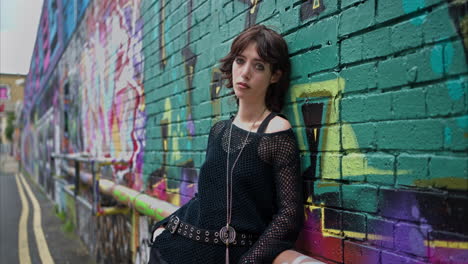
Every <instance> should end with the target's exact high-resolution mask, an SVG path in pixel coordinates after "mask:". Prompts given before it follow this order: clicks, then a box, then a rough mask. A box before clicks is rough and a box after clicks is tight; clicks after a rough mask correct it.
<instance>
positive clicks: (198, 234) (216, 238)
mask: <svg viewBox="0 0 468 264" xmlns="http://www.w3.org/2000/svg"><path fill="white" fill-rule="evenodd" d="M165 228H166V229H167V230H168V231H169V232H171V233H172V234H178V235H181V236H184V237H186V238H189V239H192V240H195V241H197V242H200V243H207V244H215V245H225V242H223V240H222V239H221V237H220V233H219V231H213V230H206V229H201V228H197V227H195V226H193V225H190V224H187V223H185V222H182V221H180V219H179V217H177V216H175V215H173V216H171V218H170V219H169V222H168V223H167V224H166V227H165ZM257 239H258V236H257V235H253V234H246V233H237V234H235V237H234V240H233V241H232V242H231V241H230V242H229V245H232V246H241V247H249V246H252V245H253V243H255V241H256V240H257Z"/></svg>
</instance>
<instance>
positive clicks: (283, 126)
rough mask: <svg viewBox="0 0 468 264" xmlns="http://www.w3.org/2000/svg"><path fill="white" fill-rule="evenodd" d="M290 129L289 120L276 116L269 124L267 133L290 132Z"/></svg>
mask: <svg viewBox="0 0 468 264" xmlns="http://www.w3.org/2000/svg"><path fill="white" fill-rule="evenodd" d="M290 128H291V124H290V123H289V121H288V120H287V119H285V118H283V117H281V116H275V117H274V118H273V119H272V120H271V121H270V123H269V124H268V127H267V129H266V131H265V133H276V132H281V131H285V130H288V129H290Z"/></svg>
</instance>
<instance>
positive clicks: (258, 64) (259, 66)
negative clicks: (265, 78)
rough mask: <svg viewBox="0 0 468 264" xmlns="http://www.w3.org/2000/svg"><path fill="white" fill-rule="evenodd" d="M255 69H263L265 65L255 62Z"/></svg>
mask: <svg viewBox="0 0 468 264" xmlns="http://www.w3.org/2000/svg"><path fill="white" fill-rule="evenodd" d="M255 69H257V70H259V71H263V70H264V69H265V66H263V64H260V63H257V64H255Z"/></svg>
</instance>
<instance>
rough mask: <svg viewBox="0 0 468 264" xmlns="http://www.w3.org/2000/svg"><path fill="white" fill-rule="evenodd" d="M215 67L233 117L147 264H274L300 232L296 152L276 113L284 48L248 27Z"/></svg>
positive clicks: (215, 134) (285, 79)
mask: <svg viewBox="0 0 468 264" xmlns="http://www.w3.org/2000/svg"><path fill="white" fill-rule="evenodd" d="M220 68H221V71H222V73H223V75H224V77H225V79H226V80H227V85H226V86H227V87H228V88H232V89H233V92H234V94H235V97H236V99H237V103H238V111H237V114H236V116H235V117H233V118H231V119H230V120H224V121H220V122H218V123H216V124H215V125H214V126H213V127H212V128H211V131H210V135H209V139H208V147H207V150H206V160H205V162H204V164H203V165H202V167H201V169H200V176H199V182H198V193H197V194H196V195H195V197H194V198H193V199H192V200H190V201H189V202H188V203H187V204H185V205H184V206H182V207H181V208H180V209H179V210H177V211H176V212H174V213H173V214H172V215H171V216H170V217H168V218H166V219H164V220H163V221H161V222H159V223H157V224H156V226H155V227H154V230H156V229H157V230H156V231H155V233H154V236H153V238H154V237H155V239H154V241H152V242H153V243H152V248H151V257H150V263H152V264H154V263H170V264H184V263H204V264H210V263H223V262H225V263H272V262H273V260H274V259H275V257H276V256H277V255H278V254H280V253H281V252H282V251H284V250H287V249H290V248H292V247H293V245H294V242H295V240H296V238H297V235H298V232H299V230H300V228H301V227H302V223H303V218H304V214H303V209H302V188H301V186H302V182H301V179H300V164H299V150H298V147H297V142H296V138H295V136H294V133H293V131H292V129H291V125H290V123H289V122H288V121H287V120H286V119H285V118H284V117H282V116H280V115H278V113H279V112H280V111H281V110H282V107H283V104H284V97H285V94H286V91H287V89H288V86H289V75H290V68H291V67H290V62H289V56H288V47H287V44H286V42H285V41H284V39H283V38H282V37H281V35H279V34H278V33H276V32H275V31H273V30H271V29H269V28H267V27H265V26H262V25H256V26H253V27H250V28H248V29H246V30H245V31H243V32H242V33H241V34H240V35H239V36H238V37H237V38H236V39H235V40H234V42H233V43H232V46H231V50H230V52H229V54H228V55H227V56H226V57H225V58H223V59H222V60H221V67H220ZM161 230H164V231H163V232H162V233H161ZM159 233H160V235H157V234H159Z"/></svg>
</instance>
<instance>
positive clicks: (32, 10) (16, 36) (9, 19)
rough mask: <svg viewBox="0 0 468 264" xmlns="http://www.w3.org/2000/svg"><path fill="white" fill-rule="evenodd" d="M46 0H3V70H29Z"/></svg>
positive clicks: (0, 8) (0, 46)
mask: <svg viewBox="0 0 468 264" xmlns="http://www.w3.org/2000/svg"><path fill="white" fill-rule="evenodd" d="M42 3H43V0H0V73H13V74H15V73H20V74H27V73H28V71H29V65H30V62H31V55H32V51H33V48H34V43H35V42H36V32H37V27H38V24H39V19H40V16H41V10H42Z"/></svg>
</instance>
